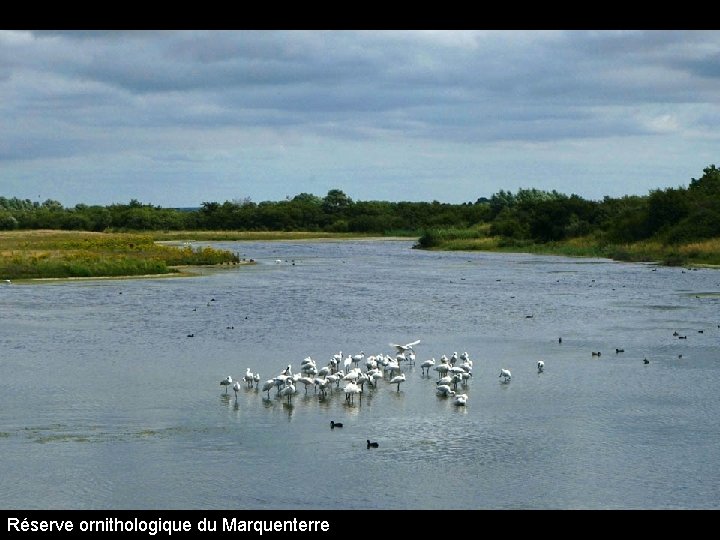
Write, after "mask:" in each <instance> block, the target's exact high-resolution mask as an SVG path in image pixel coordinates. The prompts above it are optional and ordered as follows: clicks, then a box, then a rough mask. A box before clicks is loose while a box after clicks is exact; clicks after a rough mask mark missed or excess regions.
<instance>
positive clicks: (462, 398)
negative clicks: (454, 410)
mask: <svg viewBox="0 0 720 540" xmlns="http://www.w3.org/2000/svg"><path fill="white" fill-rule="evenodd" d="M467 400H468V397H467V394H458V395H457V396H455V401H454V403H455V405H458V406H463V405H465V404H466V403H467Z"/></svg>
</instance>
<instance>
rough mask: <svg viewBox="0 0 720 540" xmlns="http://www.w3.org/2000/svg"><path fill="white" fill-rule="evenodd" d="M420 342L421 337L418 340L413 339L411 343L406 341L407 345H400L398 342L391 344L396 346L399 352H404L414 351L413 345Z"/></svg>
mask: <svg viewBox="0 0 720 540" xmlns="http://www.w3.org/2000/svg"><path fill="white" fill-rule="evenodd" d="M418 343H420V340H419V339H418V340H417V341H413V342H411V343H406V344H405V345H398V344H397V343H391V344H390V346H391V347H395V349H397V352H398V353H403V352H405V351H412V350H413V347H414V346H415V345H417V344H418Z"/></svg>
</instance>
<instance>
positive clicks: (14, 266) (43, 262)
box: [0, 231, 239, 279]
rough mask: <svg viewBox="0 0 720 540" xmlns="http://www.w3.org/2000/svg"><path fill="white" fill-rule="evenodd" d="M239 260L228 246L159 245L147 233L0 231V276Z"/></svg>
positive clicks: (104, 273) (165, 270)
mask: <svg viewBox="0 0 720 540" xmlns="http://www.w3.org/2000/svg"><path fill="white" fill-rule="evenodd" d="M237 262H239V259H238V256H237V255H236V254H234V253H231V252H230V251H226V250H218V249H213V248H210V247H206V248H192V247H190V246H185V247H174V246H168V245H161V244H158V243H156V242H155V241H154V239H153V237H152V236H151V235H142V234H129V233H85V232H60V231H23V232H22V233H17V232H12V233H2V234H0V278H2V279H28V278H29V279H32V278H63V277H118V276H137V275H146V274H170V273H176V272H178V270H177V269H176V268H174V267H176V266H182V265H216V264H226V263H230V264H234V263H237Z"/></svg>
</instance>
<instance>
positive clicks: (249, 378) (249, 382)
mask: <svg viewBox="0 0 720 540" xmlns="http://www.w3.org/2000/svg"><path fill="white" fill-rule="evenodd" d="M254 380H255V375H253V373H252V371H250V368H247V371H246V372H245V383H246V384H247V385H248V387H250V388H252V385H253V381H254Z"/></svg>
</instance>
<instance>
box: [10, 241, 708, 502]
mask: <svg viewBox="0 0 720 540" xmlns="http://www.w3.org/2000/svg"><path fill="white" fill-rule="evenodd" d="M212 245H214V246H217V247H222V248H227V249H231V250H232V251H236V252H238V253H240V254H241V256H243V257H247V258H254V259H255V260H256V261H257V263H258V264H256V265H253V266H245V267H235V268H226V269H222V270H219V269H217V270H205V271H203V274H202V275H199V276H196V277H189V278H162V279H157V278H155V279H132V280H90V281H63V282H53V283H46V284H12V285H4V286H2V287H0V314H1V315H2V326H1V327H0V345H1V347H2V348H1V349H0V350H1V351H2V352H1V353H0V354H1V360H0V362H1V363H0V366H1V367H2V368H1V372H0V450H1V454H0V467H1V468H2V471H1V473H2V474H0V507H1V508H4V509H33V508H36V509H182V508H184V509H238V510H240V509H329V508H332V509H676V508H677V509H707V508H712V509H717V508H719V507H720V466H719V465H720V399H718V395H719V392H718V388H720V347H719V345H720V327H719V325H720V272H718V271H717V270H710V269H699V270H694V271H691V270H689V269H682V268H663V267H657V268H656V267H655V266H653V265H647V264H625V263H616V262H612V261H607V260H602V259H574V258H565V257H544V256H533V255H525V254H508V255H506V254H491V253H439V252H426V251H419V250H413V249H411V246H412V242H410V241H347V242H273V243H254V242H252V243H251V242H244V243H233V242H224V243H215V244H212ZM278 260H279V262H277V261H278ZM674 332H678V333H679V334H680V335H681V336H687V338H686V339H679V337H678V336H674V335H673V333H674ZM190 334H193V335H194V337H188V336H189V335H190ZM560 337H562V343H559V340H558V338H560ZM418 339H419V340H421V341H420V343H419V344H417V345H416V347H415V351H416V354H417V360H416V365H415V367H411V366H406V365H405V366H403V369H404V372H405V374H406V376H407V380H406V382H405V383H403V384H402V385H401V386H400V390H399V391H397V387H396V386H394V385H393V386H391V385H390V384H389V383H388V382H387V380H384V381H379V384H378V387H377V388H376V389H368V388H367V387H366V391H365V394H364V395H363V396H362V399H357V398H356V399H355V402H354V403H352V404H348V403H346V401H345V395H344V393H343V392H342V391H340V392H334V393H333V394H331V395H329V396H328V398H327V399H325V400H321V399H319V398H318V395H317V394H315V393H314V391H313V389H312V388H310V389H309V391H308V393H307V395H306V394H305V391H304V389H303V386H302V385H298V393H297V394H296V395H295V396H293V398H292V400H291V403H289V404H288V402H287V400H282V399H280V398H279V397H276V393H275V391H274V390H273V391H272V392H271V393H270V399H267V396H266V394H263V393H262V392H260V391H258V390H256V389H249V388H245V387H243V388H242V389H241V390H240V392H239V393H238V396H237V401H236V398H235V395H234V393H233V391H232V390H230V391H229V392H228V393H227V394H226V393H225V389H224V388H223V387H222V386H220V384H219V383H220V381H221V380H222V379H223V378H225V377H226V376H227V375H231V376H232V377H233V379H241V378H242V376H243V375H244V374H245V372H246V369H247V368H250V369H251V371H253V372H259V373H260V375H261V378H262V380H263V381H264V380H266V379H269V378H272V377H273V376H275V375H277V374H279V373H280V371H281V370H282V369H283V368H284V367H285V366H287V365H288V364H291V365H292V366H293V368H294V371H295V372H297V371H298V370H299V366H300V362H301V361H302V360H303V359H304V358H305V357H308V356H310V357H312V358H313V359H314V360H315V361H316V362H317V364H318V365H319V366H324V365H326V364H327V363H328V362H329V360H330V359H331V357H332V356H333V355H334V354H336V353H339V352H340V351H342V353H343V354H344V355H347V354H352V355H354V354H358V353H360V352H361V351H362V352H364V353H365V354H366V356H369V355H377V354H391V355H394V349H393V347H391V346H390V345H389V344H390V343H401V344H404V343H408V342H411V341H415V340H418ZM618 348H620V349H624V352H620V353H618V352H616V349H618ZM455 351H457V352H459V353H462V352H465V351H467V352H468V353H469V355H470V358H471V359H472V360H473V362H474V369H473V377H472V378H471V379H470V382H469V384H468V385H467V387H466V388H465V389H463V390H462V391H463V392H465V393H466V394H467V395H468V397H469V399H468V403H467V405H466V406H465V407H457V406H455V405H454V404H453V401H452V400H451V399H445V398H440V397H437V396H436V393H435V387H436V383H435V381H436V380H437V378H438V377H437V372H435V371H431V374H430V376H429V377H428V376H422V374H421V369H420V367H419V364H420V362H421V361H422V360H426V359H429V358H433V357H434V358H436V360H439V359H440V356H441V355H443V354H445V355H447V356H448V357H449V356H450V355H451V354H452V353H453V352H455ZM597 351H599V352H601V356H599V357H598V356H593V355H592V354H591V353H592V352H597ZM680 355H682V356H680ZM644 359H648V360H649V362H650V363H649V364H645V363H644V361H643V360H644ZM538 360H543V361H544V362H545V371H544V372H543V373H538V372H537V368H536V365H537V361H538ZM361 365H362V364H361ZM501 368H507V369H510V370H511V371H512V380H511V381H510V382H509V383H507V384H503V383H502V382H501V379H500V378H499V377H498V375H499V373H500V369H501ZM331 420H334V421H336V422H342V423H343V424H344V427H343V428H342V429H334V430H331V429H330V421H331ZM367 439H371V440H373V441H377V442H378V443H379V447H378V448H376V449H375V448H374V449H367V446H366V440H367Z"/></svg>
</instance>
